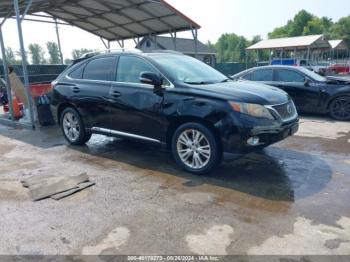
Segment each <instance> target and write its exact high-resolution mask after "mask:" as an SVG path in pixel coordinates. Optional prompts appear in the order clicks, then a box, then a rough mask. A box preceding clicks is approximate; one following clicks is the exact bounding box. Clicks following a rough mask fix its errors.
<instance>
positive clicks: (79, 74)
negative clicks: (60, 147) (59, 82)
mask: <svg viewBox="0 0 350 262" xmlns="http://www.w3.org/2000/svg"><path fill="white" fill-rule="evenodd" d="M83 71H84V65H80V66H78V67H77V68H76V69H74V70H73V71H72V72H70V73H69V75H68V76H69V77H71V78H73V79H81V78H82V77H83Z"/></svg>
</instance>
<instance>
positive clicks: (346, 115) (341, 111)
mask: <svg viewBox="0 0 350 262" xmlns="http://www.w3.org/2000/svg"><path fill="white" fill-rule="evenodd" d="M331 111H332V114H333V116H335V117H336V118H337V119H339V120H348V119H350V98H348V97H340V98H338V99H336V100H335V101H334V102H333V103H332V105H331Z"/></svg>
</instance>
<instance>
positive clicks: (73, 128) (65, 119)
mask: <svg viewBox="0 0 350 262" xmlns="http://www.w3.org/2000/svg"><path fill="white" fill-rule="evenodd" d="M60 124H61V128H62V132H63V135H64V137H65V138H66V140H67V141H68V142H69V143H70V144H72V145H83V144H85V143H86V142H87V141H89V140H90V138H91V134H90V133H87V132H86V130H85V126H84V123H83V120H82V119H81V117H80V115H79V113H78V112H77V111H76V110H75V109H73V108H71V107H68V108H66V109H65V110H64V111H63V112H62V114H61V119H60Z"/></svg>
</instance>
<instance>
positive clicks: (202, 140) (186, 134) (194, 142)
mask: <svg viewBox="0 0 350 262" xmlns="http://www.w3.org/2000/svg"><path fill="white" fill-rule="evenodd" d="M177 153H178V155H179V157H180V159H181V161H182V162H183V163H184V164H185V165H187V166H188V167H190V168H193V169H201V168H203V167H205V166H206V165H207V164H208V162H209V160H210V157H211V147H210V144H209V141H208V139H207V138H206V137H205V135H204V134H203V133H201V132H200V131H198V130H195V129H188V130H185V131H183V132H182V133H181V134H180V136H179V137H178V139H177Z"/></svg>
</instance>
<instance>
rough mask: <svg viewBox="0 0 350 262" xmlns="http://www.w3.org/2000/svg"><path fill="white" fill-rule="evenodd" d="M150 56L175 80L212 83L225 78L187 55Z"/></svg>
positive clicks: (191, 82) (190, 82) (189, 82)
mask: <svg viewBox="0 0 350 262" xmlns="http://www.w3.org/2000/svg"><path fill="white" fill-rule="evenodd" d="M151 57H152V59H153V60H155V62H157V63H158V64H159V65H160V66H161V67H162V68H163V70H164V71H166V72H167V74H168V75H169V76H171V78H173V79H175V80H176V81H180V82H185V83H188V84H202V83H204V84H214V83H219V82H222V81H224V80H226V79H227V77H226V76H225V75H223V74H221V73H220V72H218V71H217V70H215V69H214V68H212V67H211V66H209V65H207V64H205V63H203V62H201V61H199V60H198V59H195V58H192V57H189V56H187V55H174V54H167V55H165V54H161V55H159V54H155V55H152V56H151Z"/></svg>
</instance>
